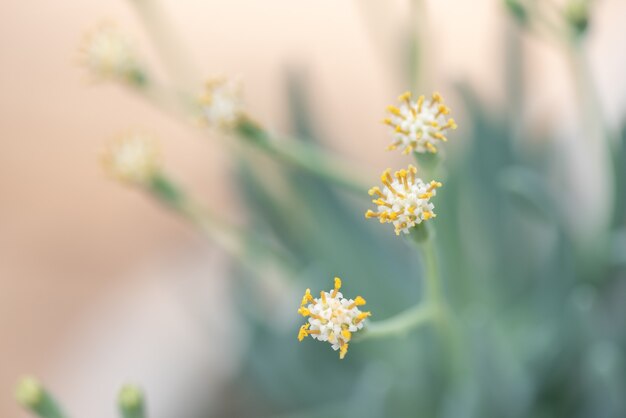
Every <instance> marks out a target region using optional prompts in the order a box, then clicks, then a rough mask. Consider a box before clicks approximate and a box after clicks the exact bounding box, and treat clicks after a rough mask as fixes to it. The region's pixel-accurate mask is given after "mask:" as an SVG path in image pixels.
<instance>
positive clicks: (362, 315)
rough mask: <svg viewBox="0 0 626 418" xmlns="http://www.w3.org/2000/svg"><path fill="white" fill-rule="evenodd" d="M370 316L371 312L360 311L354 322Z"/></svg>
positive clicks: (356, 322)
mask: <svg viewBox="0 0 626 418" xmlns="http://www.w3.org/2000/svg"><path fill="white" fill-rule="evenodd" d="M370 316H372V313H371V312H369V311H368V312H361V313H360V314H359V315H357V317H356V318H355V320H354V324H355V325H356V324H358V323H359V322H361V321H363V320H364V319H365V318H368V317H370Z"/></svg>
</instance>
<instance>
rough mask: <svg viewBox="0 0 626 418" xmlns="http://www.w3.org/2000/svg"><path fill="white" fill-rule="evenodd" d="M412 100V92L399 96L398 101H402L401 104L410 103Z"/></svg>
mask: <svg viewBox="0 0 626 418" xmlns="http://www.w3.org/2000/svg"><path fill="white" fill-rule="evenodd" d="M410 99H411V92H410V91H405V92H404V93H402V94H401V95H400V96H398V100H399V101H401V102H404V101H409V100H410Z"/></svg>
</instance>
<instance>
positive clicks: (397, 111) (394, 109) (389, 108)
mask: <svg viewBox="0 0 626 418" xmlns="http://www.w3.org/2000/svg"><path fill="white" fill-rule="evenodd" d="M387 111H388V112H389V113H391V114H393V115H396V116H402V113H401V112H400V109H398V108H397V107H395V106H387Z"/></svg>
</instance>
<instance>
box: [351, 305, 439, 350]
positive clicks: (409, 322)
mask: <svg viewBox="0 0 626 418" xmlns="http://www.w3.org/2000/svg"><path fill="white" fill-rule="evenodd" d="M433 313H434V310H433V308H432V306H431V305H429V304H428V303H424V302H422V303H420V304H417V305H415V306H414V307H412V308H409V309H407V310H406V311H404V312H402V313H399V314H397V315H394V316H392V317H391V318H389V319H385V320H383V321H376V322H372V323H370V324H369V325H368V326H367V329H366V330H365V332H363V333H362V334H357V335H356V336H357V338H355V341H363V340H368V339H375V338H387V337H393V336H398V335H404V334H406V333H407V332H409V331H410V330H412V329H415V328H418V327H420V326H422V325H426V324H427V323H428V322H429V321H430V320H432V318H433Z"/></svg>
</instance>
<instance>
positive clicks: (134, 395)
mask: <svg viewBox="0 0 626 418" xmlns="http://www.w3.org/2000/svg"><path fill="white" fill-rule="evenodd" d="M118 405H119V411H120V415H121V416H122V418H144V417H145V416H146V414H145V402H144V397H143V393H142V392H141V390H139V388H138V387H136V386H133V385H125V386H123V387H122V389H120V392H119V394H118Z"/></svg>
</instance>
